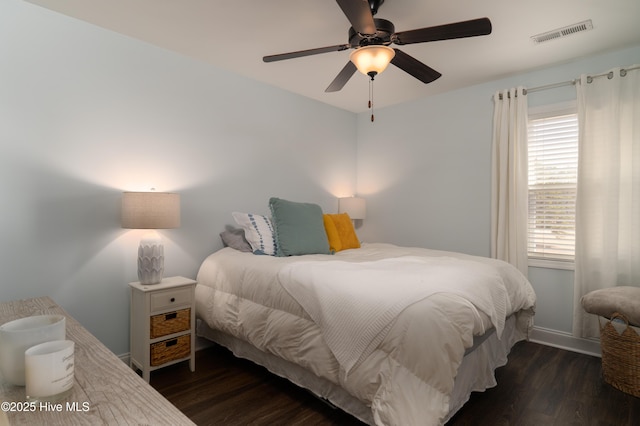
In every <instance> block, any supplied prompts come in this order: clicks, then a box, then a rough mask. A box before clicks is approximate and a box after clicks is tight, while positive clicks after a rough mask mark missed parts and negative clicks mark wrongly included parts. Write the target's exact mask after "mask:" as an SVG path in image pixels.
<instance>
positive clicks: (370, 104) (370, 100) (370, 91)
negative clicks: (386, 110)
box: [369, 76, 375, 122]
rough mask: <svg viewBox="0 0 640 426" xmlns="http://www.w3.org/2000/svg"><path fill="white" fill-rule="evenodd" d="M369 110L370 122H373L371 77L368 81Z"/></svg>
mask: <svg viewBox="0 0 640 426" xmlns="http://www.w3.org/2000/svg"><path fill="white" fill-rule="evenodd" d="M369 109H370V110H371V122H373V121H374V120H375V116H374V115H373V76H371V80H369Z"/></svg>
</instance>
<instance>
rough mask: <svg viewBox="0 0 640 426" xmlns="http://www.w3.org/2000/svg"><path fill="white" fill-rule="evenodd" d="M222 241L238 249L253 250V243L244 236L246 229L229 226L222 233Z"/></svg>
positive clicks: (227, 245)
mask: <svg viewBox="0 0 640 426" xmlns="http://www.w3.org/2000/svg"><path fill="white" fill-rule="evenodd" d="M220 238H221V239H222V243H223V244H224V245H225V246H226V247H231V248H233V249H236V250H238V251H245V252H252V251H253V249H252V248H251V245H250V244H249V242H248V241H247V239H246V238H245V237H244V229H233V228H227V229H226V230H225V231H222V232H221V233H220Z"/></svg>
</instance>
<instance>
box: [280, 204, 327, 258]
mask: <svg viewBox="0 0 640 426" xmlns="http://www.w3.org/2000/svg"><path fill="white" fill-rule="evenodd" d="M269 208H270V209H271V217H272V218H273V227H274V229H275V234H276V245H277V252H276V256H297V255H301V254H330V252H329V242H328V240H327V234H326V232H325V230H324V221H323V219H322V209H321V208H320V206H319V205H317V204H311V203H295V202H293V201H287V200H282V199H280V198H275V197H273V198H270V199H269Z"/></svg>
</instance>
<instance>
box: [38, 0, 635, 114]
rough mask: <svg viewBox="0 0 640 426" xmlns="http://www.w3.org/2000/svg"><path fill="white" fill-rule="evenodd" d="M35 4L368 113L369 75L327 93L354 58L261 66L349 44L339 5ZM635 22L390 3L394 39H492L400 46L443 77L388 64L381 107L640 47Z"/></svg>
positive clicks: (611, 15)
mask: <svg viewBox="0 0 640 426" xmlns="http://www.w3.org/2000/svg"><path fill="white" fill-rule="evenodd" d="M28 1H29V2H30V3H34V4H38V5H41V6H44V7H46V8H48V9H51V10H54V11H57V12H60V13H63V14H65V15H69V16H72V17H75V18H78V19H81V20H84V21H87V22H90V23H92V24H95V25H98V26H100V27H104V28H107V29H110V30H113V31H116V32H118V33H121V34H125V35H128V36H131V37H135V38H138V39H140V40H144V41H146V42H149V43H151V44H154V45H157V46H161V47H163V48H166V49H169V50H172V51H175V52H179V53H181V54H184V55H186V56H189V57H192V58H196V59H198V60H201V61H205V62H208V63H211V64H214V65H215V66H217V67H220V68H224V69H227V70H230V71H233V72H237V73H238V74H242V75H245V76H247V77H250V78H252V79H255V80H259V81H263V82H265V83H268V84H271V85H274V86H277V87H280V88H282V89H285V90H288V91H291V92H294V93H298V94H300V95H303V96H306V97H309V98H312V99H316V100H318V101H321V102H324V103H327V104H330V105H333V106H336V107H339V108H342V109H345V110H348V111H353V112H362V111H366V110H367V102H368V99H369V87H368V85H369V79H368V77H366V76H364V75H362V74H359V73H356V74H354V76H353V77H352V78H351V79H350V80H349V82H348V83H347V84H346V86H345V87H344V88H343V89H342V90H341V91H339V92H334V93H325V91H324V90H325V89H326V87H327V86H328V85H329V83H331V81H332V80H333V79H334V77H335V76H336V75H337V74H338V72H339V71H340V70H341V69H342V68H343V67H344V66H345V64H346V63H347V61H348V60H349V53H350V52H351V51H350V50H348V51H341V52H330V53H324V54H319V55H314V56H307V57H303V58H296V59H290V60H285V61H279V62H272V63H264V62H263V61H262V57H263V56H264V55H272V54H277V53H285V52H291V51H297V50H305V49H311V48H317V47H325V46H332V45H338V44H344V43H347V41H348V40H347V39H348V30H349V27H350V24H349V21H348V20H347V18H346V17H345V15H344V14H343V13H342V10H341V9H340V7H339V6H338V4H337V3H336V2H335V1H331V0H324V1H311V0H270V1H264V0H252V1H237V0H236V1H234V0H229V1H216V0H181V1H176V0H92V1H87V0H28ZM638 16H640V1H638V0H614V1H604V0H562V1H559V0H537V1H530V0H484V1H478V0H448V1H444V0H440V1H436V0H386V2H385V3H384V4H383V5H382V6H381V7H380V9H379V11H378V14H377V15H376V18H383V19H387V20H390V21H392V22H393V24H394V25H395V29H396V31H406V30H412V29H416V28H423V27H430V26H434V25H441V24H447V23H451V22H459V21H465V20H469V19H476V18H482V17H488V18H489V19H491V22H492V24H493V32H492V33H491V34H490V35H487V36H481V37H474V38H464V39H457V40H446V41H437V42H431V43H422V44H412V45H405V46H401V47H399V48H401V49H402V50H403V51H404V52H405V53H408V54H410V55H412V56H414V57H415V58H417V59H418V60H420V61H422V62H424V63H425V64H427V65H429V66H430V67H432V68H434V69H436V70H437V71H439V72H441V73H442V74H443V76H442V77H441V78H440V79H438V80H436V81H434V82H433V83H430V84H426V85H425V84H424V83H421V82H420V81H418V80H416V79H415V78H413V77H411V76H409V75H408V74H406V73H405V72H403V71H402V70H400V69H399V68H396V67H394V66H393V65H391V66H389V68H387V70H386V71H384V72H383V73H382V74H380V75H379V76H377V77H376V79H375V83H374V101H375V107H376V108H381V107H384V106H388V105H393V104H397V103H401V102H406V101H410V100H413V99H417V98H421V97H425V96H429V95H433V94H438V93H442V92H445V91H449V90H453V89H457V88H460V87H465V86H470V85H474V84H478V83H482V82H486V81H491V80H495V79H498V78H503V77H507V76H510V75H514V74H518V73H521V72H524V71H529V70H533V69H538V68H543V67H547V66H550V65H553V64H558V63H563V62H567V61H570V60H572V59H575V58H579V57H583V56H588V55H592V54H596V53H600V52H604V51H606V50H612V49H614V50H615V49H620V48H623V47H627V46H631V45H637V44H640V30H639V29H638V28H639V27H638V22H637V21H638ZM587 19H591V20H592V22H593V30H591V31H585V32H582V33H577V34H573V35H571V36H567V37H563V38H559V39H556V40H552V41H549V42H545V43H540V44H535V43H534V42H533V41H532V40H531V39H530V37H531V36H533V35H536V34H540V33H544V32H547V31H551V30H554V29H557V28H561V27H565V26H568V25H572V24H576V23H578V22H581V21H585V20H587ZM396 47H398V46H396ZM620 65H628V64H620ZM588 71H590V70H585V72H588ZM593 71H594V72H595V71H600V70H593ZM549 83H554V82H549Z"/></svg>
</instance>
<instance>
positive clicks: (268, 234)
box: [231, 212, 277, 256]
mask: <svg viewBox="0 0 640 426" xmlns="http://www.w3.org/2000/svg"><path fill="white" fill-rule="evenodd" d="M231 215H232V216H233V219H234V220H235V221H236V223H237V224H238V225H239V226H240V227H242V229H244V237H245V238H246V239H247V241H248V242H249V244H250V245H251V248H252V249H253V254H268V255H270V256H274V255H275V254H276V250H277V247H276V238H275V235H274V232H273V225H272V224H271V219H269V218H268V217H266V216H261V215H259V214H253V213H240V212H233V213H231Z"/></svg>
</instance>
